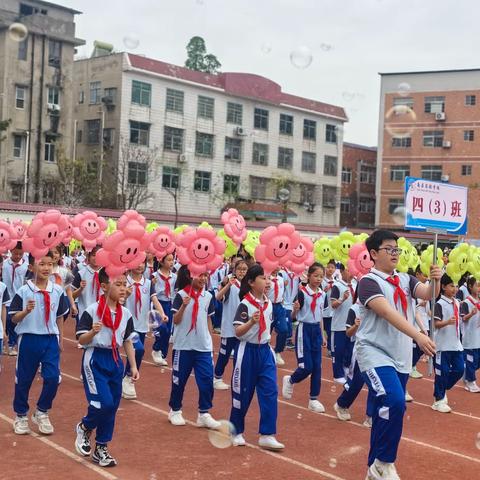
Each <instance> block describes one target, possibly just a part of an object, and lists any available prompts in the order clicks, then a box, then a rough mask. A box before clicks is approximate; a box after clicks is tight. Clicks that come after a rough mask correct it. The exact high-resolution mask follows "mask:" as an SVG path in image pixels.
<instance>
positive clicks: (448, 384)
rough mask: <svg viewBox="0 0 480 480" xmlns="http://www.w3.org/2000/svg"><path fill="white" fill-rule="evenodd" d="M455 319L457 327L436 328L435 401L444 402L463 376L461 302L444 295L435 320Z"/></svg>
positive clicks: (439, 303) (437, 307) (436, 308)
mask: <svg viewBox="0 0 480 480" xmlns="http://www.w3.org/2000/svg"><path fill="white" fill-rule="evenodd" d="M451 317H455V325H447V326H446V327H443V328H436V329H435V332H434V341H435V344H436V345H437V353H436V354H435V387H434V397H435V400H442V399H443V398H444V397H445V393H446V391H447V390H450V389H451V388H452V387H453V386H454V385H455V384H456V383H457V382H458V381H459V380H460V379H461V378H462V376H463V372H464V361H463V346H462V343H461V341H460V322H461V321H462V320H461V318H460V302H459V301H458V300H457V299H456V298H451V299H450V298H447V297H445V295H442V296H441V297H440V299H439V300H438V302H437V303H436V304H435V320H438V321H442V320H446V319H449V318H451Z"/></svg>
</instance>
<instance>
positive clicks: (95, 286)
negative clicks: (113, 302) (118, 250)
mask: <svg viewBox="0 0 480 480" xmlns="http://www.w3.org/2000/svg"><path fill="white" fill-rule="evenodd" d="M92 293H93V294H94V295H95V298H96V300H97V302H98V299H99V297H100V280H99V279H98V272H97V271H94V272H93V281H92Z"/></svg>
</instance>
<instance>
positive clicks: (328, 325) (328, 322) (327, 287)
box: [322, 277, 335, 352]
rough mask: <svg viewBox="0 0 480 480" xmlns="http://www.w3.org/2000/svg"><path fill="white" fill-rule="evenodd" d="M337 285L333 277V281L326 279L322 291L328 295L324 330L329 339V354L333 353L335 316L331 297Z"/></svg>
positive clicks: (324, 314)
mask: <svg viewBox="0 0 480 480" xmlns="http://www.w3.org/2000/svg"><path fill="white" fill-rule="evenodd" d="M334 284H335V280H334V279H333V277H332V278H331V279H329V278H327V277H324V279H323V280H322V290H323V291H324V292H325V295H326V304H327V306H326V307H325V308H324V310H323V328H324V329H325V334H326V337H327V350H328V351H329V352H331V351H332V316H333V308H332V305H331V298H330V297H331V295H332V288H333V285H334Z"/></svg>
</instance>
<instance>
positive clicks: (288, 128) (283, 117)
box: [280, 113, 293, 135]
mask: <svg viewBox="0 0 480 480" xmlns="http://www.w3.org/2000/svg"><path fill="white" fill-rule="evenodd" d="M280 133H283V134H284V135H293V116H292V115H287V114H285V113H281V114H280Z"/></svg>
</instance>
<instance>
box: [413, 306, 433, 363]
mask: <svg viewBox="0 0 480 480" xmlns="http://www.w3.org/2000/svg"><path fill="white" fill-rule="evenodd" d="M413 302H414V308H415V314H416V315H418V316H419V317H420V318H421V320H422V323H423V325H424V326H425V328H426V329H427V332H428V331H429V330H430V328H429V326H430V316H431V315H430V311H431V309H430V302H429V301H427V300H421V299H414V300H413ZM414 326H415V328H416V329H417V330H418V331H420V327H419V326H418V324H417V322H416V321H415V322H414ZM412 345H413V354H412V368H413V367H415V365H417V363H418V361H419V360H420V358H421V357H422V355H423V352H422V349H421V348H420V347H419V346H418V345H417V344H416V343H415V342H413V344H412Z"/></svg>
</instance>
